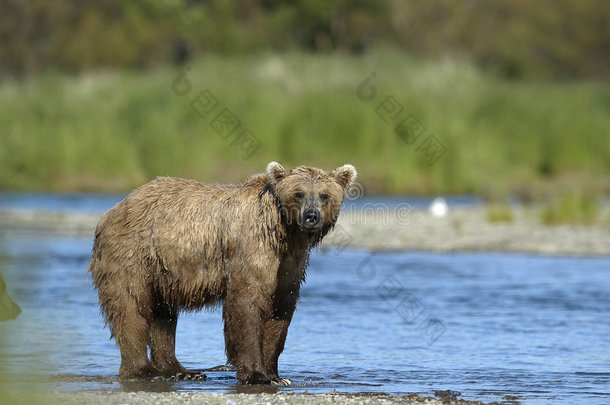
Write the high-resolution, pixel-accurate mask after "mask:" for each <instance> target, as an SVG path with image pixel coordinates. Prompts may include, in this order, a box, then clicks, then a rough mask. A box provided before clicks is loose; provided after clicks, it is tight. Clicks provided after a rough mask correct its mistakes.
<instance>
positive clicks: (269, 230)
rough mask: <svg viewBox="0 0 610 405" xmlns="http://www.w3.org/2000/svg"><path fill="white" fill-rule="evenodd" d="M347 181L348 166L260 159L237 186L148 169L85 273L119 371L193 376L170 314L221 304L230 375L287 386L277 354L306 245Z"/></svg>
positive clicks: (335, 207) (332, 213)
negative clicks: (147, 178)
mask: <svg viewBox="0 0 610 405" xmlns="http://www.w3.org/2000/svg"><path fill="white" fill-rule="evenodd" d="M355 179H356V170H355V169H354V167H353V166H352V165H344V166H341V167H339V168H338V169H336V170H334V171H332V172H325V171H323V170H320V169H317V168H314V167H305V166H301V167H297V168H296V169H292V170H286V169H284V167H282V165H280V164H279V163H277V162H271V163H269V164H268V165H267V170H266V173H261V174H257V175H254V176H253V177H251V178H250V179H249V180H247V181H246V182H244V183H242V184H239V185H208V184H203V183H201V182H198V181H195V180H185V179H178V178H171V177H159V178H157V179H155V180H153V181H151V182H149V183H147V184H145V185H143V186H141V187H140V188H138V189H136V190H135V191H133V192H132V193H131V194H129V195H128V196H127V197H126V198H125V199H124V200H122V201H121V202H119V203H118V204H117V205H116V206H115V207H113V208H112V209H110V210H109V211H108V212H107V213H106V214H105V215H104V216H103V217H102V219H101V220H100V221H99V223H98V225H97V229H96V231H95V241H94V244H93V252H92V257H91V263H90V264H89V271H90V272H91V273H92V275H93V283H94V285H95V287H96V288H97V290H98V293H99V303H100V305H101V311H102V313H103V314H104V315H105V318H106V324H107V325H110V329H111V335H112V336H114V338H115V340H116V343H117V345H118V346H119V349H120V351H121V367H120V370H119V376H120V377H121V378H134V377H151V376H168V377H173V378H187V379H204V378H205V375H204V374H203V373H201V372H197V371H188V370H185V368H184V367H183V366H182V365H181V364H180V363H179V362H178V360H177V359H176V355H175V335H176V322H177V320H178V314H179V313H180V311H190V310H198V309H201V308H202V307H207V306H214V305H215V304H218V303H219V302H221V301H222V302H223V311H222V315H223V321H224V336H225V351H226V354H227V360H228V362H229V363H230V364H232V365H233V366H234V367H235V368H236V370H237V379H238V380H239V381H240V382H243V383H248V384H259V383H261V384H269V383H276V384H288V383H289V381H288V380H285V379H280V377H279V375H278V357H279V355H280V353H281V352H282V350H283V349H284V342H285V340H286V334H287V332H288V326H289V325H290V321H291V319H292V314H293V312H294V310H295V308H296V303H297V300H298V298H299V289H300V285H301V283H302V282H303V281H304V279H305V269H306V267H307V265H308V260H309V253H310V251H311V249H312V247H314V246H316V244H318V243H319V242H320V241H321V240H322V238H323V237H324V235H326V234H327V233H328V232H329V231H330V230H331V229H332V228H333V226H334V224H335V222H336V221H337V217H338V215H339V209H340V207H341V204H342V202H343V198H344V196H345V192H346V191H347V189H348V188H349V186H350V185H351V184H352V182H353V181H354V180H355ZM149 348H150V359H149V357H148V349H149Z"/></svg>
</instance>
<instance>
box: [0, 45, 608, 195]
mask: <svg viewBox="0 0 610 405" xmlns="http://www.w3.org/2000/svg"><path fill="white" fill-rule="evenodd" d="M181 71H182V70H181V68H173V67H165V68H159V69H156V70H151V71H146V72H135V71H101V72H97V73H91V74H86V75H83V76H79V77H73V76H65V75H63V74H51V73H48V74H45V75H43V76H39V77H37V78H34V79H31V80H29V81H24V82H12V81H5V82H2V83H0V143H1V147H0V188H3V189H53V190H74V189H80V190H125V189H129V188H130V187H133V186H134V185H137V184H139V183H141V182H143V181H145V180H147V179H149V178H152V177H154V176H157V175H175V176H184V177H195V178H199V179H202V180H205V181H218V182H224V181H238V180H240V179H243V178H244V177H246V176H247V175H249V174H251V173H253V172H260V171H262V170H264V167H265V164H266V163H267V162H268V161H270V160H279V161H281V162H282V163H285V164H286V165H287V166H293V165H298V164H307V165H318V166H321V167H324V168H328V169H329V168H333V167H336V166H339V165H341V164H343V163H346V162H350V163H352V164H354V165H355V166H356V167H357V168H358V170H359V176H360V177H359V181H361V182H362V183H363V184H364V186H365V188H366V190H367V192H369V193H373V192H387V193H403V192H404V193H463V192H466V193H484V192H490V191H491V192H492V193H505V192H510V191H511V190H512V189H514V188H517V187H523V186H525V187H527V186H534V185H536V184H538V183H539V182H540V181H543V180H548V179H554V178H560V177H562V176H565V175H566V174H569V175H570V176H572V177H573V178H575V179H581V178H593V179H601V180H600V181H601V182H602V183H604V184H607V179H608V174H609V173H610V142H609V141H608V132H609V129H610V85H609V84H608V83H584V82H579V83H532V82H504V81H500V80H498V79H495V78H492V77H488V76H484V75H482V74H480V73H479V72H478V71H476V70H475V69H473V68H472V67H471V66H469V65H465V64H461V63H458V62H455V61H451V60H446V61H438V62H427V63H424V62H421V61H416V60H412V59H411V58H409V57H408V56H407V55H405V54H403V53H401V52H399V51H397V50H392V49H380V50H378V51H376V52H371V53H368V54H365V55H363V56H348V55H341V54H316V55H311V54H306V53H297V52H295V53H287V54H271V53H270V54H261V55H256V56H231V57H220V56H213V55H211V56H206V57H204V58H203V59H200V60H199V61H197V62H196V63H192V64H191V65H189V66H188V71H186V78H187V80H188V81H189V83H190V92H186V89H188V87H184V86H185V82H183V81H177V82H175V83H174V81H175V79H176V77H177V75H178V74H180V72H181ZM372 72H374V73H375V76H374V78H373V80H372V82H371V84H372V85H374V87H375V89H376V92H377V94H376V97H375V98H374V100H372V101H368V102H365V101H362V100H361V99H360V98H359V97H358V96H357V93H356V91H357V88H358V86H359V85H360V84H361V83H362V81H363V80H364V79H366V78H367V77H368V76H369V75H370V74H371V73H372ZM173 83H174V88H173V86H172V85H173ZM175 89H177V90H180V91H184V92H186V93H188V94H184V95H179V94H177V93H176V91H174V90H175ZM206 89H207V90H209V92H210V93H209V94H212V95H213V96H214V97H215V98H216V99H217V101H218V106H217V107H216V109H215V110H214V111H213V113H212V115H210V116H208V117H204V118H202V117H201V116H200V115H199V114H197V113H196V112H195V111H194V110H193V109H192V108H191V102H192V101H193V100H194V99H195V98H196V97H197V96H198V95H199V93H200V92H201V91H203V90H206ZM389 96H393V97H394V99H395V100H396V101H398V102H399V103H400V104H401V105H402V107H403V112H402V114H401V115H400V116H399V117H398V118H397V119H396V120H394V121H391V122H390V123H389V124H388V123H386V122H384V120H383V119H382V118H381V117H380V116H379V115H378V114H377V108H378V106H379V105H380V103H382V102H383V101H384V100H386V98H387V97H389ZM223 108H227V109H229V110H230V111H231V112H232V113H233V114H234V116H235V117H237V118H238V119H239V120H240V123H241V124H240V127H239V128H238V130H237V131H236V133H235V134H233V135H231V136H229V137H227V139H223V138H222V137H221V136H219V135H218V134H217V133H216V132H215V131H214V130H213V129H212V127H211V125H210V124H211V122H212V120H213V118H214V116H215V115H216V114H217V113H219V112H220V111H221V110H222V109H223ZM408 115H412V116H413V117H415V118H416V119H417V121H419V122H420V123H421V125H423V127H424V128H425V131H424V133H423V134H422V135H421V137H420V138H418V141H417V142H415V143H414V144H413V145H409V144H407V143H406V142H405V141H404V140H403V139H401V138H400V137H399V136H398V135H397V134H396V133H395V132H394V127H395V125H396V124H397V123H398V122H399V121H400V119H403V118H405V117H407V116H408ZM246 128H247V129H249V130H250V131H251V133H252V134H253V135H254V136H256V137H257V138H258V140H260V143H261V146H260V148H259V149H258V150H256V151H255V152H254V153H253V154H252V155H251V156H250V157H249V158H247V159H244V158H243V152H242V151H241V150H240V149H239V145H235V144H234V143H233V141H234V140H235V138H236V137H237V134H238V133H240V132H241V131H242V130H243V129H246ZM429 135H434V136H435V138H436V139H437V140H438V141H440V142H441V143H442V145H443V147H444V148H445V150H446V152H445V153H444V154H443V155H442V156H440V158H439V159H438V160H437V161H436V162H435V163H433V164H429V161H428V159H427V156H426V154H425V152H424V151H422V150H421V149H420V150H418V147H419V146H421V142H423V140H424V139H426V138H427V137H428V136H429Z"/></svg>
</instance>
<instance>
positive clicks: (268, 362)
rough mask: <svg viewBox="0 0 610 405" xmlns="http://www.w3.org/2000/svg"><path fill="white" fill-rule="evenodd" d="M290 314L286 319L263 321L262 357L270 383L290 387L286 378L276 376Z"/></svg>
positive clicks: (272, 318) (275, 318) (271, 318)
mask: <svg viewBox="0 0 610 405" xmlns="http://www.w3.org/2000/svg"><path fill="white" fill-rule="evenodd" d="M290 318H292V313H291V314H290V316H289V317H288V318H287V319H286V318H277V317H275V316H274V317H270V318H268V319H266V320H265V344H264V356H265V367H266V370H267V375H268V376H269V377H270V378H271V382H272V383H273V384H277V385H290V384H291V381H290V380H289V379H287V378H280V376H279V374H278V369H277V367H278V359H279V357H280V354H281V353H282V351H283V350H284V343H285V342H286V336H287V335H288V326H289V325H290Z"/></svg>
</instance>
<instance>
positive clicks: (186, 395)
mask: <svg viewBox="0 0 610 405" xmlns="http://www.w3.org/2000/svg"><path fill="white" fill-rule="evenodd" d="M46 399H47V400H48V401H49V402H50V403H57V404H60V403H61V404H66V405H71V404H87V405H123V404H136V405H152V404H161V405H163V404H184V405H194V404H212V405H240V404H261V405H293V404H294V405H297V404H299V405H308V404H312V405H314V404H315V405H320V404H341V405H365V404H405V405H416V404H417V405H421V404H430V405H441V404H445V405H453V404H455V405H479V404H480V405H483V404H484V403H483V402H478V401H466V400H462V399H459V398H455V397H451V396H443V395H440V396H439V398H432V397H422V396H419V395H417V394H411V395H405V396H390V395H386V394H367V393H364V394H342V393H330V394H209V393H193V392H180V393H176V392H172V393H155V392H77V393H56V394H53V395H51V396H50V397H47V398H46ZM516 403H518V402H516V401H514V400H511V399H508V400H507V401H506V402H503V404H516Z"/></svg>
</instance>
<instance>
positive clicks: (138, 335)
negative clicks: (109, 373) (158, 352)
mask: <svg viewBox="0 0 610 405" xmlns="http://www.w3.org/2000/svg"><path fill="white" fill-rule="evenodd" d="M132 306H133V308H128V309H125V310H124V311H122V315H121V316H120V318H119V319H117V321H115V322H114V325H113V331H114V335H115V338H116V341H117V344H118V346H119V349H120V351H121V367H120V369H119V377H121V378H147V377H153V376H156V375H158V374H159V373H158V372H157V370H156V369H155V368H154V367H153V366H152V364H151V362H150V361H149V359H148V345H147V343H148V330H149V326H148V322H147V321H146V319H144V318H143V317H142V316H141V315H140V314H139V313H138V311H137V308H136V303H135V302H133V303H132ZM115 319H116V318H115Z"/></svg>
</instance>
